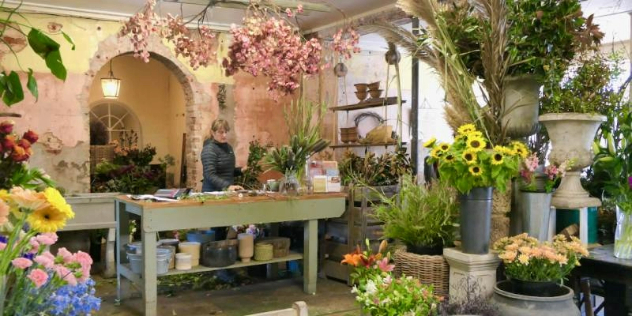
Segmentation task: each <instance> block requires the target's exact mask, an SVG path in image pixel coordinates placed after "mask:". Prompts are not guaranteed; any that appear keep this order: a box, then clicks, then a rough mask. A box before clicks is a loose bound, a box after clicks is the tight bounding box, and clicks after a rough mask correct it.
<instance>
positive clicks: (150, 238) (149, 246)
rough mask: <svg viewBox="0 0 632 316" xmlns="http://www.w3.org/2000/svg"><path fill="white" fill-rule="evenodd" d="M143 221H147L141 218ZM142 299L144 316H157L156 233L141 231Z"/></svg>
mask: <svg viewBox="0 0 632 316" xmlns="http://www.w3.org/2000/svg"><path fill="white" fill-rule="evenodd" d="M143 219H144V220H147V219H145V218H143ZM142 241H143V275H142V287H143V299H144V301H145V315H149V316H154V315H157V312H158V310H157V305H158V289H157V274H156V246H157V243H156V232H146V231H145V230H144V229H143V233H142Z"/></svg>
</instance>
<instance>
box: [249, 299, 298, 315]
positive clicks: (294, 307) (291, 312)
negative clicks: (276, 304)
mask: <svg viewBox="0 0 632 316" xmlns="http://www.w3.org/2000/svg"><path fill="white" fill-rule="evenodd" d="M308 315H309V314H308V313H307V304H306V303H305V302H303V301H298V302H294V304H293V305H292V308H287V309H280V310H276V311H270V312H265V313H259V314H251V315H248V316H308Z"/></svg>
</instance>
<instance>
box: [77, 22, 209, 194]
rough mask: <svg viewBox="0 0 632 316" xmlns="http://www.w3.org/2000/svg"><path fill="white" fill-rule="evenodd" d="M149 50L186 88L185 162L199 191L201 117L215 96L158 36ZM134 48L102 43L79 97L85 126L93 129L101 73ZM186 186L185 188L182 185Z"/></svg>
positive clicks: (125, 42)
mask: <svg viewBox="0 0 632 316" xmlns="http://www.w3.org/2000/svg"><path fill="white" fill-rule="evenodd" d="M147 50H148V51H149V52H150V53H151V57H152V58H153V59H155V60H157V61H159V62H161V63H162V64H163V65H164V66H165V67H167V69H169V70H170V71H171V72H172V73H173V74H174V75H175V76H176V78H177V79H178V81H179V82H180V84H181V85H182V90H183V92H184V97H185V103H186V120H185V122H186V123H185V124H186V132H187V138H186V148H185V151H186V156H185V157H183V159H184V160H185V162H186V166H187V182H186V186H187V187H190V188H195V187H197V184H198V183H199V182H200V181H199V179H198V177H199V175H198V170H197V169H198V161H199V159H198V156H199V154H200V152H201V151H202V145H203V144H202V142H203V138H204V133H203V130H204V129H203V120H202V118H201V113H202V112H203V111H202V109H204V110H205V111H206V112H208V111H209V109H208V104H210V103H211V101H212V100H211V95H210V94H209V93H206V92H205V89H204V87H203V85H202V84H201V83H200V82H198V80H197V79H196V78H195V76H194V75H193V74H192V73H191V72H190V71H189V69H188V68H187V67H186V66H185V65H184V64H182V62H180V61H179V60H178V59H177V58H176V56H175V55H174V54H173V52H172V51H171V50H170V49H169V47H167V46H166V45H164V44H163V43H162V40H161V39H160V38H158V37H156V36H151V37H150V38H149V41H148V47H147ZM133 53H134V48H133V45H132V43H131V41H130V40H129V39H127V38H119V37H118V35H116V34H114V35H111V36H109V37H108V38H106V39H105V40H103V41H101V42H100V43H99V44H98V48H97V50H96V52H95V54H94V56H93V57H92V58H91V59H90V62H89V69H88V71H87V72H86V73H85V76H86V80H85V84H84V86H83V88H82V90H81V94H80V95H79V96H78V98H79V103H80V106H81V109H82V113H83V114H84V122H85V125H84V126H86V127H87V126H89V113H90V102H89V97H90V87H91V86H92V84H93V81H94V80H95V76H96V74H97V73H98V71H99V70H100V69H101V68H102V67H103V66H105V65H106V64H107V63H108V62H109V61H110V59H112V58H114V57H116V56H119V55H126V54H133ZM97 79H98V78H97ZM210 111H211V112H214V113H212V114H215V115H217V110H216V109H214V107H213V108H211V109H210ZM181 186H182V185H181Z"/></svg>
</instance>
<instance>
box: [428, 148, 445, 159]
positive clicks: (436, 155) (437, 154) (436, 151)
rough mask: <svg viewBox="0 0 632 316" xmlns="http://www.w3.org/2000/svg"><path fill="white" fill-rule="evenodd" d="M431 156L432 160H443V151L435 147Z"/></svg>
mask: <svg viewBox="0 0 632 316" xmlns="http://www.w3.org/2000/svg"><path fill="white" fill-rule="evenodd" d="M430 156H431V157H432V158H436V159H439V158H441V156H443V151H441V148H439V147H435V148H433V149H432V150H431V151H430Z"/></svg>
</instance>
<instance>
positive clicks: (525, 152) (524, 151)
mask: <svg viewBox="0 0 632 316" xmlns="http://www.w3.org/2000/svg"><path fill="white" fill-rule="evenodd" d="M511 147H512V148H513V150H514V152H515V153H516V155H518V156H520V157H522V158H527V156H529V149H528V148H527V146H525V144H523V143H521V142H511Z"/></svg>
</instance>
